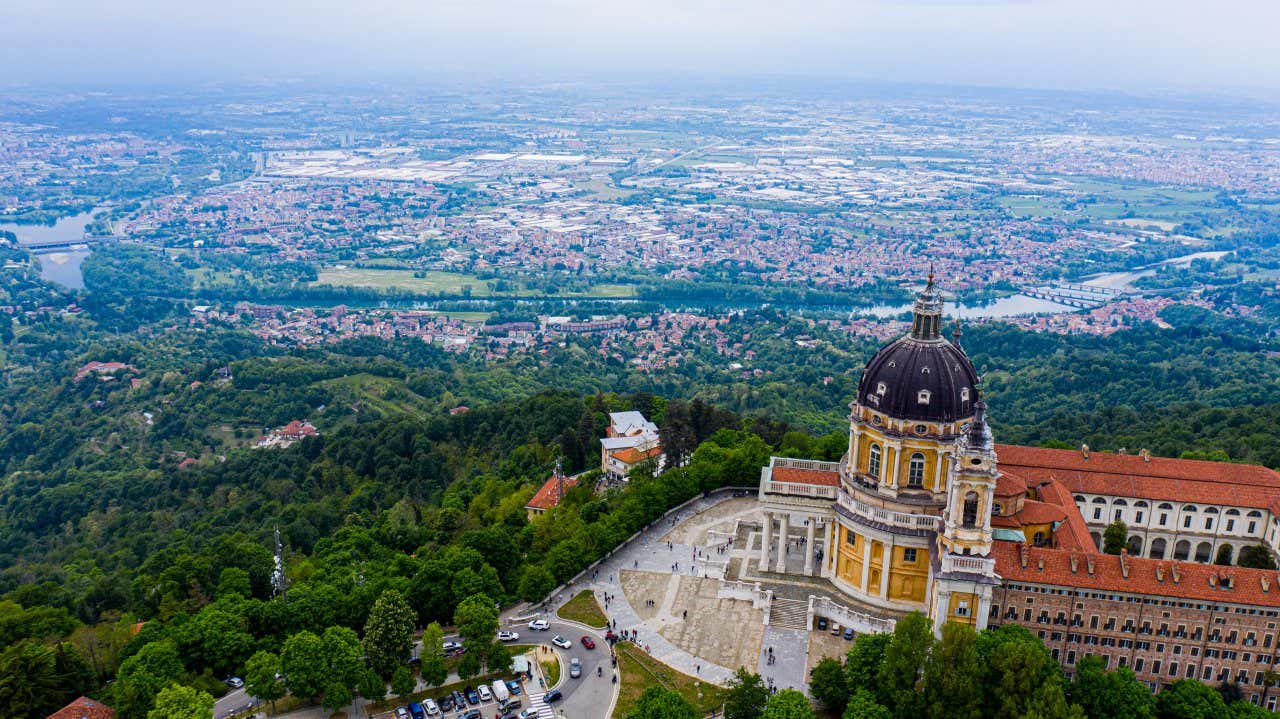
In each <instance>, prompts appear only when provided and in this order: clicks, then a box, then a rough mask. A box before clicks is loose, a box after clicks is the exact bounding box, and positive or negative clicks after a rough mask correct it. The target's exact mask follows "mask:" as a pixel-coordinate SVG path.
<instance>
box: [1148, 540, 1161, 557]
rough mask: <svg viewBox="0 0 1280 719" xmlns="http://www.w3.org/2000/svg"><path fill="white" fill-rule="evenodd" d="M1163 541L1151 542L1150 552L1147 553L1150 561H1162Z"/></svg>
mask: <svg viewBox="0 0 1280 719" xmlns="http://www.w3.org/2000/svg"><path fill="white" fill-rule="evenodd" d="M1164 549H1165V541H1164V540H1163V539H1153V540H1151V551H1150V552H1148V553H1147V556H1148V557H1151V558H1152V559H1164Z"/></svg>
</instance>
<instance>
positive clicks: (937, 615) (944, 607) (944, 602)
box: [933, 589, 951, 634]
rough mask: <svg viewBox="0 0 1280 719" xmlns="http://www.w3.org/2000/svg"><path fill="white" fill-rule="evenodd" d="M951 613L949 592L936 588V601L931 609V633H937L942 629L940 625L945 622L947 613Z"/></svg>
mask: <svg viewBox="0 0 1280 719" xmlns="http://www.w3.org/2000/svg"><path fill="white" fill-rule="evenodd" d="M950 613H951V592H949V591H943V590H941V589H939V590H938V603H937V605H936V606H935V607H934V610H933V633H934V634H937V633H938V632H940V631H942V625H943V624H946V623H947V618H948V615H950Z"/></svg>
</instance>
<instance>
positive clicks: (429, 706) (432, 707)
mask: <svg viewBox="0 0 1280 719" xmlns="http://www.w3.org/2000/svg"><path fill="white" fill-rule="evenodd" d="M422 711H424V712H426V713H427V714H430V715H431V716H435V715H436V714H439V713H440V707H439V706H437V705H436V700H435V699H423V700H422Z"/></svg>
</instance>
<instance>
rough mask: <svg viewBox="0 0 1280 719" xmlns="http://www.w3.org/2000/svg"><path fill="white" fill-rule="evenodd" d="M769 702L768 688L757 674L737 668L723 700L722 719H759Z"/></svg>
mask: <svg viewBox="0 0 1280 719" xmlns="http://www.w3.org/2000/svg"><path fill="white" fill-rule="evenodd" d="M768 701H769V688H768V687H767V686H765V683H764V679H762V678H761V677H760V675H759V674H755V673H752V672H748V671H747V670H746V669H744V668H742V667H739V668H738V671H737V673H736V674H734V676H733V679H730V680H729V693H728V695H727V696H726V697H725V700H724V719H760V714H761V713H763V712H764V705H765V703H766V702H768Z"/></svg>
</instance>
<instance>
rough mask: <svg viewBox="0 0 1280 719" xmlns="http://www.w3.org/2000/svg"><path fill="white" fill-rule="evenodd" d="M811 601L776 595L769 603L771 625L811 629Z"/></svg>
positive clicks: (804, 629)
mask: <svg viewBox="0 0 1280 719" xmlns="http://www.w3.org/2000/svg"><path fill="white" fill-rule="evenodd" d="M808 620H809V603H808V602H802V601H800V600H798V599H780V598H778V597H774V598H773V601H772V602H771V603H770V604H769V626H771V627H777V628H779V629H798V630H800V631H808V630H809V624H808Z"/></svg>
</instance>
